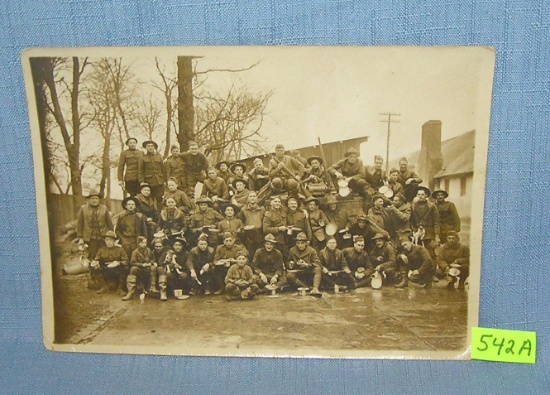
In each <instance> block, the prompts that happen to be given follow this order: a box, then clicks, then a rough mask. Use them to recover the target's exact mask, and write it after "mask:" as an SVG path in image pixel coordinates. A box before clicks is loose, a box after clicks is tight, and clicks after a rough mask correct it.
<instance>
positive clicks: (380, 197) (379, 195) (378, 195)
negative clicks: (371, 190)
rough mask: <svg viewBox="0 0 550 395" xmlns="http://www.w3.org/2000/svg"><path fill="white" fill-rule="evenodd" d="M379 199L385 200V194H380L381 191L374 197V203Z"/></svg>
mask: <svg viewBox="0 0 550 395" xmlns="http://www.w3.org/2000/svg"><path fill="white" fill-rule="evenodd" d="M378 199H382V200H384V195H382V194H380V193H377V194H375V195H374V196H373V197H372V202H373V203H374V202H375V201H377V200H378Z"/></svg>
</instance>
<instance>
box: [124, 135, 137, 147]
mask: <svg viewBox="0 0 550 395" xmlns="http://www.w3.org/2000/svg"><path fill="white" fill-rule="evenodd" d="M132 140H134V141H135V142H136V144H137V142H138V141H137V139H136V138H135V137H129V138H128V139H127V140H126V142H125V143H124V144H126V145H128V143H129V142H130V141H132Z"/></svg>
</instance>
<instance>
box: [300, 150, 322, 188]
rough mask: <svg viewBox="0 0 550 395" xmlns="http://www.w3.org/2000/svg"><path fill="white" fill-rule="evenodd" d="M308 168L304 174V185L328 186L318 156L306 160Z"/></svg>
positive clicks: (320, 159)
mask: <svg viewBox="0 0 550 395" xmlns="http://www.w3.org/2000/svg"><path fill="white" fill-rule="evenodd" d="M307 163H308V164H309V166H310V167H309V168H308V169H307V170H306V172H305V173H304V184H310V183H312V184H325V185H328V180H327V177H326V176H327V173H326V171H325V168H324V167H323V159H322V158H320V157H318V156H311V157H309V158H307Z"/></svg>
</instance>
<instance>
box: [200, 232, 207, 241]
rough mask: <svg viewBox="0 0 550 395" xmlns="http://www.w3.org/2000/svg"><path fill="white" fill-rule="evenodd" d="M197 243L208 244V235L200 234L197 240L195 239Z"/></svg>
mask: <svg viewBox="0 0 550 395" xmlns="http://www.w3.org/2000/svg"><path fill="white" fill-rule="evenodd" d="M199 241H206V242H208V235H205V234H204V233H203V234H201V235H200V236H199V237H198V238H197V242H199Z"/></svg>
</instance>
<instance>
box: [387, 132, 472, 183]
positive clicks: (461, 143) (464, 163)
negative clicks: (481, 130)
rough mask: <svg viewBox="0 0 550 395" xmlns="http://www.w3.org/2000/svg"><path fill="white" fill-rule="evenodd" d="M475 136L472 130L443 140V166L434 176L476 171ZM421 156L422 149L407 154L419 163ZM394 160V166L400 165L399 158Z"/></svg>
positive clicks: (412, 162) (410, 158)
mask: <svg viewBox="0 0 550 395" xmlns="http://www.w3.org/2000/svg"><path fill="white" fill-rule="evenodd" d="M475 136H476V132H475V130H471V131H469V132H466V133H464V134H461V135H459V136H456V137H453V138H451V139H448V140H445V141H442V142H441V154H442V156H443V168H442V169H441V170H440V171H438V172H437V173H436V174H435V176H434V178H442V177H449V176H453V175H459V174H468V173H473V172H474V151H475ZM419 157H420V150H419V151H414V152H412V153H410V154H409V155H406V158H407V160H408V161H409V163H411V164H417V163H418V160H419ZM392 162H393V163H392V165H393V167H398V166H399V159H397V160H395V161H392Z"/></svg>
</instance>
